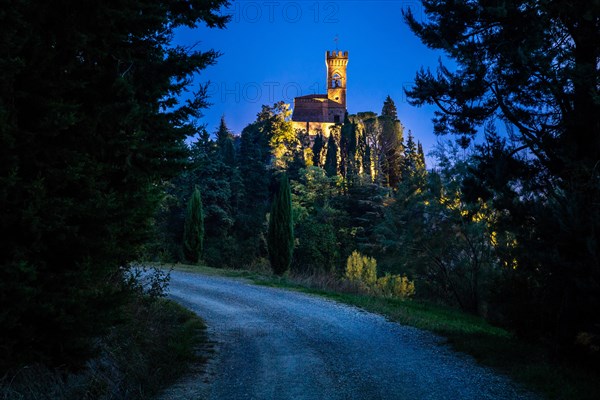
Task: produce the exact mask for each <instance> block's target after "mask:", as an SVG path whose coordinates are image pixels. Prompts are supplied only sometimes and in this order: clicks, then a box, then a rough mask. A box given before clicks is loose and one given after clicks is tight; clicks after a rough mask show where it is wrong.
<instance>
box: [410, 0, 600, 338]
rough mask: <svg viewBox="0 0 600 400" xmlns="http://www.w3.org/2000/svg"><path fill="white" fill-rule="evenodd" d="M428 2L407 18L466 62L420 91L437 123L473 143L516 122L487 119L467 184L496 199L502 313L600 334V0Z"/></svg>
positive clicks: (537, 327)
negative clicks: (423, 17) (419, 16)
mask: <svg viewBox="0 0 600 400" xmlns="http://www.w3.org/2000/svg"><path fill="white" fill-rule="evenodd" d="M423 6H424V10H425V13H426V14H427V16H428V17H429V18H428V21H429V22H423V23H421V22H419V21H417V20H416V18H415V17H414V15H413V14H412V13H410V12H408V13H406V14H405V18H406V21H407V22H408V24H409V26H410V27H411V29H412V30H413V32H414V33H415V34H416V35H417V36H418V37H419V38H420V39H421V40H422V41H423V42H424V43H425V44H426V45H428V46H429V47H431V48H435V49H440V50H443V51H444V52H446V54H447V55H448V56H449V57H450V58H453V59H454V60H455V61H456V63H457V68H456V70H455V71H451V70H450V69H448V68H447V67H445V66H443V65H440V66H439V68H438V70H437V72H431V71H429V70H422V71H420V72H419V73H418V74H417V76H416V85H415V87H414V89H412V90H410V91H408V95H409V97H410V98H411V102H412V103H413V104H415V105H421V104H425V103H429V104H435V105H437V106H438V109H439V111H438V112H437V113H436V118H435V120H434V122H435V127H436V132H437V133H439V134H446V133H449V134H454V135H458V136H459V138H461V142H462V143H463V144H464V145H466V144H468V141H469V139H470V138H472V137H473V136H474V135H475V134H476V132H477V130H478V129H479V128H480V127H481V126H484V125H486V124H487V125H488V126H489V125H490V124H491V125H492V126H493V125H495V124H497V123H498V122H501V123H503V124H505V126H506V127H507V129H506V131H507V135H503V136H504V137H502V136H500V135H498V134H496V133H495V132H493V129H491V130H490V129H488V133H487V134H486V138H485V142H484V143H483V144H482V145H480V146H478V149H477V151H476V154H475V155H474V163H473V165H472V166H471V167H470V169H469V174H468V176H467V177H466V178H465V179H464V180H463V188H462V193H463V195H464V199H465V200H466V201H470V202H473V201H476V200H477V199H482V200H483V201H485V202H489V203H490V204H491V206H492V207H493V208H494V209H496V210H497V211H498V220H497V222H496V224H497V226H498V235H499V249H498V254H499V256H500V257H501V258H503V259H504V263H505V266H506V267H505V268H503V269H502V279H501V280H500V283H499V285H498V286H497V290H496V301H497V304H496V308H495V309H496V311H497V313H498V315H497V318H498V319H499V320H500V321H502V322H503V323H505V324H507V325H508V326H510V327H512V328H514V329H516V330H517V331H519V332H521V333H523V334H525V335H528V336H534V337H539V336H543V337H546V338H549V339H551V340H553V341H554V342H556V343H561V344H563V345H566V346H570V345H571V344H572V343H574V342H576V337H577V336H578V335H579V334H582V333H585V334H592V335H593V334H596V335H598V334H600V328H599V327H600V319H599V317H600V314H599V313H598V310H599V309H600V236H599V232H600V204H599V203H598V199H599V198H600V169H599V168H598V166H599V162H600V96H599V88H600V70H599V68H598V65H599V61H600V24H599V22H598V15H600V3H598V2H597V1H592V2H569V1H556V0H554V1H550V0H545V1H535V2H534V1H504V2H496V1H478V2H471V1H453V2H441V1H436V0H425V1H423ZM500 236H501V238H500Z"/></svg>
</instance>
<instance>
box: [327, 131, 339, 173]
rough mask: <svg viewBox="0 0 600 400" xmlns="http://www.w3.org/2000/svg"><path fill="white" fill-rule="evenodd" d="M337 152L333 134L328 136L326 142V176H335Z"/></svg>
mask: <svg viewBox="0 0 600 400" xmlns="http://www.w3.org/2000/svg"><path fill="white" fill-rule="evenodd" d="M337 151H338V148H337V144H336V143H335V138H334V137H333V134H330V135H329V140H328V141H327V155H326V156H325V171H326V172H327V176H335V175H337Z"/></svg>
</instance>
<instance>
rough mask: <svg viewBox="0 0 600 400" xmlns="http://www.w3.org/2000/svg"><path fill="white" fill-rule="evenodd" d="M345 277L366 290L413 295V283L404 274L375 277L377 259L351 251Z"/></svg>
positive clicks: (387, 295)
mask: <svg viewBox="0 0 600 400" xmlns="http://www.w3.org/2000/svg"><path fill="white" fill-rule="evenodd" d="M344 277H345V279H346V280H348V281H349V282H351V283H354V284H356V285H358V286H359V287H360V288H361V289H363V290H366V291H368V292H371V293H374V294H377V295H380V296H385V297H396V298H400V299H406V298H410V297H412V296H414V294H415V283H414V282H413V281H410V280H408V278H407V277H406V276H401V275H391V274H387V273H386V274H385V275H384V276H382V277H381V278H377V260H375V259H374V258H373V257H367V256H364V255H362V254H360V253H359V252H358V251H356V250H355V251H353V252H352V254H351V255H350V256H349V257H348V260H347V261H346V271H345V275H344Z"/></svg>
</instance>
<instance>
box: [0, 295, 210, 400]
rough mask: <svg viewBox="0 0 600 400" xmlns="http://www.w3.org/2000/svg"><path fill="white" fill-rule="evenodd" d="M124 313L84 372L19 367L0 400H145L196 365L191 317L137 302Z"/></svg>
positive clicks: (159, 302) (2, 382)
mask: <svg viewBox="0 0 600 400" xmlns="http://www.w3.org/2000/svg"><path fill="white" fill-rule="evenodd" d="M125 312H126V314H127V316H128V318H127V322H126V323H124V324H121V325H119V326H117V327H114V328H113V330H112V332H111V333H110V334H109V335H108V336H107V337H105V338H102V339H101V340H99V342H100V355H99V356H98V357H96V358H95V359H93V360H91V361H89V362H88V364H87V366H86V369H85V370H83V371H80V372H78V373H73V372H67V371H64V370H61V369H50V368H47V367H44V366H40V365H33V366H27V367H23V368H21V369H19V370H17V371H13V372H12V373H11V374H7V375H6V376H4V377H3V378H2V379H0V400H50V399H52V400H100V399H102V400H112V399H128V400H129V399H131V400H137V399H148V398H151V397H152V396H154V395H156V394H157V393H158V392H159V391H161V390H162V389H163V388H165V387H166V386H168V385H169V384H171V383H173V382H174V381H175V380H176V379H178V378H179V377H180V376H182V375H183V374H184V373H185V372H186V371H187V370H188V368H189V366H190V364H191V363H196V362H199V361H201V360H200V358H199V357H200V355H199V354H197V349H198V348H199V347H200V346H204V345H205V344H206V342H207V339H206V335H205V326H204V323H203V322H202V321H201V320H200V319H199V318H198V317H197V316H196V315H195V314H193V313H192V312H191V311H188V310H187V309H185V308H183V307H181V306H179V305H178V304H176V303H174V302H172V301H168V300H165V299H161V298H158V299H153V300H150V299H145V298H140V299H138V300H136V301H134V302H132V303H130V304H129V305H127V309H126V310H125Z"/></svg>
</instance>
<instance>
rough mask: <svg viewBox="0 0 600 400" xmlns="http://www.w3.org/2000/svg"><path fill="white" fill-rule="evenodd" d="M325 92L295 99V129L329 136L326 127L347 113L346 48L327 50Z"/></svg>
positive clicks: (336, 122)
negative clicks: (342, 49) (344, 49)
mask: <svg viewBox="0 0 600 400" xmlns="http://www.w3.org/2000/svg"><path fill="white" fill-rule="evenodd" d="M325 64H326V66H327V94H311V95H306V96H299V97H296V98H295V99H294V111H293V113H292V123H293V126H294V129H297V130H304V131H306V132H307V133H308V134H309V135H316V134H318V133H322V134H323V135H324V136H325V137H327V136H329V129H330V128H331V127H332V126H334V125H335V124H341V123H343V122H344V116H345V115H346V84H347V74H346V66H347V65H348V52H347V51H344V52H342V51H337V50H336V51H326V52H325Z"/></svg>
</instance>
